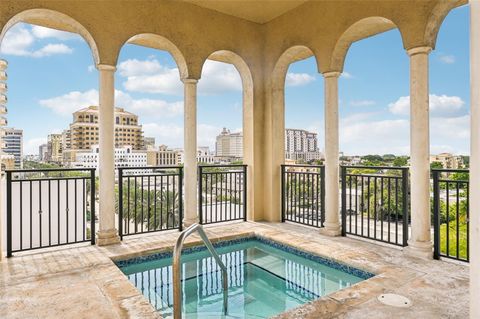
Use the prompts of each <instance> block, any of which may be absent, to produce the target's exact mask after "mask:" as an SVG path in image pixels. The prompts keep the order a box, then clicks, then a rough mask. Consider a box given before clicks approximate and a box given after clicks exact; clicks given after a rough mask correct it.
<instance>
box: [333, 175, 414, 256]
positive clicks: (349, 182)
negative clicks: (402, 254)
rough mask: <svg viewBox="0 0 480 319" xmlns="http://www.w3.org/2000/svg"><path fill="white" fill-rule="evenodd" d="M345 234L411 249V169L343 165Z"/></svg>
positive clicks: (343, 231)
mask: <svg viewBox="0 0 480 319" xmlns="http://www.w3.org/2000/svg"><path fill="white" fill-rule="evenodd" d="M341 184H342V204H341V206H342V210H341V211H342V235H343V236H346V235H347V234H349V235H355V236H360V237H363V238H368V239H372V240H376V241H381V242H385V243H389V244H394V245H398V246H407V240H408V224H409V202H408V198H409V197H408V192H409V191H408V168H406V167H373V166H341Z"/></svg>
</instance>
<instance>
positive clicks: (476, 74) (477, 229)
mask: <svg viewBox="0 0 480 319" xmlns="http://www.w3.org/2000/svg"><path fill="white" fill-rule="evenodd" d="M479 87H480V1H478V0H476V1H470V121H471V122H470V134H471V135H470V203H469V204H470V216H469V217H470V218H469V220H470V227H469V228H470V251H469V257H470V318H472V319H474V318H480V302H479V300H480V251H479V249H480V247H478V246H479V243H480V214H479V212H480V91H479V90H478V88H479Z"/></svg>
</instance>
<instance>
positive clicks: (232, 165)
mask: <svg viewBox="0 0 480 319" xmlns="http://www.w3.org/2000/svg"><path fill="white" fill-rule="evenodd" d="M247 166H248V165H247V164H227V165H198V167H201V168H216V167H227V168H228V167H247Z"/></svg>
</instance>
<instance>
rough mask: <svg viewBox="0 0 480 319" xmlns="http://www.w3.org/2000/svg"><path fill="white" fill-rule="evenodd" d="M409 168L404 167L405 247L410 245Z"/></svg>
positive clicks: (403, 217)
mask: <svg viewBox="0 0 480 319" xmlns="http://www.w3.org/2000/svg"><path fill="white" fill-rule="evenodd" d="M408 175H409V174H408V168H406V167H404V168H403V169H402V195H403V196H402V206H403V207H402V208H403V216H402V219H403V234H402V235H403V247H406V246H408V222H409V216H408V215H409V211H410V210H409V207H408V202H409V201H408V198H409V196H408V195H409V188H408Z"/></svg>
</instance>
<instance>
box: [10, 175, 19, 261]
mask: <svg viewBox="0 0 480 319" xmlns="http://www.w3.org/2000/svg"><path fill="white" fill-rule="evenodd" d="M6 173H7V193H6V196H7V257H12V172H8V171H7V172H6ZM20 227H22V225H20ZM20 240H22V238H20Z"/></svg>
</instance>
